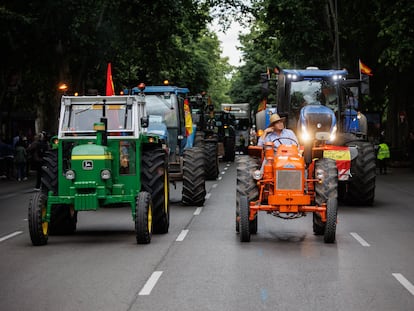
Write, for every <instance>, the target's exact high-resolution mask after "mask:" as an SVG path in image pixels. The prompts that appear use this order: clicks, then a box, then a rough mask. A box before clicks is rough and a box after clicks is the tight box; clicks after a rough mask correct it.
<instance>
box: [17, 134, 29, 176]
mask: <svg viewBox="0 0 414 311" xmlns="http://www.w3.org/2000/svg"><path fill="white" fill-rule="evenodd" d="M14 152H15V155H14V161H15V163H16V171H17V181H22V180H27V176H26V163H27V152H26V148H25V146H24V143H23V140H22V139H20V140H18V141H17V143H16V146H15V151H14Z"/></svg>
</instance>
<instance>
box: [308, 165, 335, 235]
mask: <svg viewBox="0 0 414 311" xmlns="http://www.w3.org/2000/svg"><path fill="white" fill-rule="evenodd" d="M319 171H322V172H323V173H322V178H323V181H322V183H315V192H316V197H315V200H316V204H317V205H319V206H321V205H322V204H323V203H326V204H327V221H326V222H325V223H323V222H322V220H321V217H320V214H319V213H317V212H314V214H313V231H314V233H315V234H317V235H320V234H322V233H323V234H324V241H325V243H333V242H335V234H336V220H337V211H338V169H337V167H336V162H335V160H332V159H327V158H323V159H320V160H318V161H316V163H315V172H319ZM314 177H316V176H314Z"/></svg>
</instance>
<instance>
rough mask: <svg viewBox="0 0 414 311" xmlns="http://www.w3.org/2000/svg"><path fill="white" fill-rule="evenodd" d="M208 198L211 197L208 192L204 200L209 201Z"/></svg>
mask: <svg viewBox="0 0 414 311" xmlns="http://www.w3.org/2000/svg"><path fill="white" fill-rule="evenodd" d="M210 197H211V193H210V192H209V193H207V194H206V196H205V198H206V200H208V199H210Z"/></svg>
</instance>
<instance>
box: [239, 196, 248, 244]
mask: <svg viewBox="0 0 414 311" xmlns="http://www.w3.org/2000/svg"><path fill="white" fill-rule="evenodd" d="M249 216H250V205H249V200H248V199H247V197H246V196H241V197H240V242H250V221H249Z"/></svg>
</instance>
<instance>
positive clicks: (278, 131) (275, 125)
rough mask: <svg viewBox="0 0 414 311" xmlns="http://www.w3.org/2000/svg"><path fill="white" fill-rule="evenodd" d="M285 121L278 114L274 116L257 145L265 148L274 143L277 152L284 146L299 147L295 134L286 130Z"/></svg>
mask: <svg viewBox="0 0 414 311" xmlns="http://www.w3.org/2000/svg"><path fill="white" fill-rule="evenodd" d="M284 120H285V118H281V117H280V116H279V115H278V114H277V113H274V114H272V115H271V117H270V125H269V127H268V128H266V129H265V130H264V131H263V135H262V136H260V138H259V141H258V143H257V145H258V146H263V145H264V144H265V143H266V142H273V143H274V148H275V151H276V149H277V147H279V145H282V144H283V145H292V144H296V145H297V146H299V143H298V139H297V137H296V135H295V133H294V132H293V131H292V130H289V129H287V128H285V124H284V123H283V122H284Z"/></svg>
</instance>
